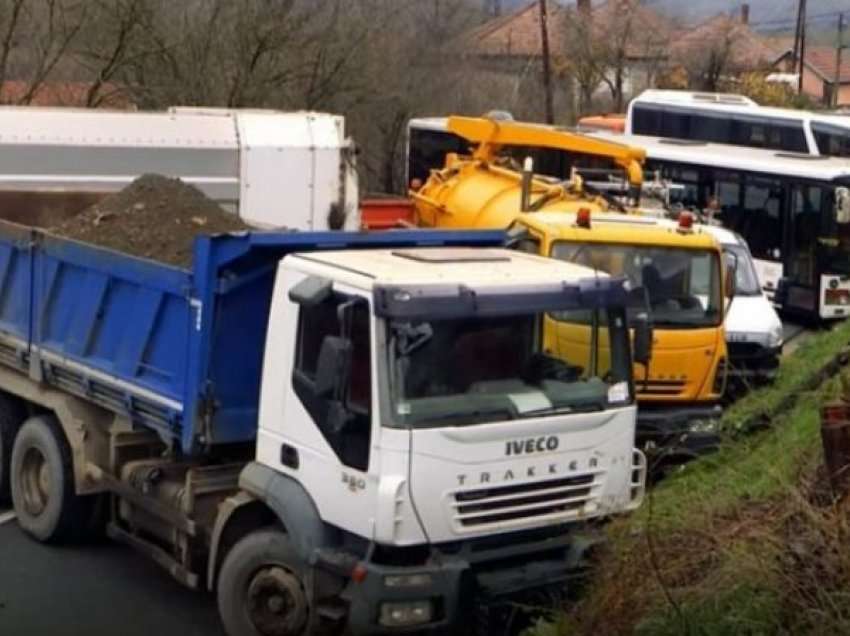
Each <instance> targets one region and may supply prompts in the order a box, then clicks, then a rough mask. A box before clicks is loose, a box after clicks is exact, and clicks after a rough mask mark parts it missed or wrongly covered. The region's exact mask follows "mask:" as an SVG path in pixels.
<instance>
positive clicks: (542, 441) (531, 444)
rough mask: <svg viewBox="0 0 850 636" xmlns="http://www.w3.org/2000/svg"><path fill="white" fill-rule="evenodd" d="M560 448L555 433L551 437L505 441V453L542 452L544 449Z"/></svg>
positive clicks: (524, 453) (525, 453)
mask: <svg viewBox="0 0 850 636" xmlns="http://www.w3.org/2000/svg"><path fill="white" fill-rule="evenodd" d="M553 450H558V438H557V437H555V436H554V435H550V436H549V437H537V438H534V437H532V438H530V439H525V440H523V439H515V440H511V441H510V442H505V455H528V454H530V453H542V452H543V451H553Z"/></svg>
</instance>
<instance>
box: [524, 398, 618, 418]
mask: <svg viewBox="0 0 850 636" xmlns="http://www.w3.org/2000/svg"><path fill="white" fill-rule="evenodd" d="M604 410H605V405H604V404H602V403H601V402H589V403H587V404H572V405H569V406H547V407H545V408H542V409H534V410H533V411H523V412H522V413H520V416H521V417H528V416H534V415H566V414H568V413H595V412H598V411H604Z"/></svg>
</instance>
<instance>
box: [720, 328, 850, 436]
mask: <svg viewBox="0 0 850 636" xmlns="http://www.w3.org/2000/svg"><path fill="white" fill-rule="evenodd" d="M848 346H850V320H848V321H845V322H841V323H837V324H836V325H834V326H833V328H832V329H831V330H829V331H824V332H821V333H818V334H815V335H814V336H812V337H810V338H809V339H808V340H806V341H805V342H804V343H803V344H802V345H801V346H800V348H799V349H797V350H796V351H795V352H794V354H793V355H790V356H787V357H786V358H784V359H783V360H782V363H781V364H780V367H779V371H778V373H777V376H776V380H775V381H774V382H773V384H771V385H769V386H766V387H763V388H761V389H759V390H756V391H752V392H751V393H749V394H748V395H746V396H744V397H743V398H741V399H740V400H738V401H737V402H735V404H733V405H732V406H731V407H729V408H727V409H726V411H725V412H724V414H723V421H722V425H721V426H722V428H723V429H724V430H725V431H729V432H735V431H739V430H740V429H742V428H743V427H746V426H747V424H748V423H749V422H751V421H752V420H753V419H756V418H758V417H768V418H769V417H771V416H772V414H773V413H774V412H775V411H776V409H777V408H779V407H780V406H781V405H782V401H783V399H785V397H786V396H788V395H791V394H796V393H798V392H799V391H800V390H801V388H802V387H804V386H805V385H806V384H807V383H808V382H809V380H810V379H811V378H812V376H813V375H814V374H815V373H817V372H818V371H819V370H820V369H821V368H822V367H823V366H824V364H826V363H827V362H829V361H830V360H831V359H832V357H833V356H834V355H835V354H836V353H838V352H839V351H840V350H841V349H843V348H846V347H848Z"/></svg>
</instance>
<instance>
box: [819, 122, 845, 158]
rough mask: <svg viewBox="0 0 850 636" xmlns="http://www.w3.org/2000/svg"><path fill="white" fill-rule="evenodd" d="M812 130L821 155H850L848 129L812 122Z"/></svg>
mask: <svg viewBox="0 0 850 636" xmlns="http://www.w3.org/2000/svg"><path fill="white" fill-rule="evenodd" d="M812 132H814V134H815V142H816V143H817V146H818V151H819V152H820V153H821V154H822V155H830V156H833V157H850V131H848V130H842V129H840V128H837V127H832V126H826V125H824V124H821V123H819V122H812Z"/></svg>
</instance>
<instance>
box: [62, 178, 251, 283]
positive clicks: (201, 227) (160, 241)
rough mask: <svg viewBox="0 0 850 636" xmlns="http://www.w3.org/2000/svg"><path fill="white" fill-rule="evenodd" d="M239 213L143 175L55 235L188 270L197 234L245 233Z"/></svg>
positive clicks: (189, 190)
mask: <svg viewBox="0 0 850 636" xmlns="http://www.w3.org/2000/svg"><path fill="white" fill-rule="evenodd" d="M248 227H249V226H247V225H245V224H244V223H243V222H242V221H241V220H240V219H239V218H238V217H237V216H236V215H235V214H231V213H229V212H227V211H225V210H223V209H222V208H221V207H219V205H218V204H217V203H216V202H215V201H213V200H212V199H209V198H208V197H207V196H206V195H205V194H204V193H202V192H201V191H200V190H198V189H197V188H195V187H194V186H191V185H188V184H186V183H183V182H182V181H180V179H170V178H168V177H163V176H161V175H155V174H146V175H142V176H141V177H139V178H138V179H136V180H135V181H133V183H131V184H130V185H128V186H127V187H126V188H124V189H123V190H121V191H120V192H116V193H115V194H112V195H109V196H108V197H105V198H104V199H102V200H100V201H98V202H97V203H95V204H94V205H92V206H91V207H89V208H87V209H85V210H83V211H82V212H81V213H80V214H77V215H76V216H73V217H71V218H69V219H67V220H65V221H63V222H62V223H60V224H59V225H56V226H54V227H52V228H50V230H51V231H52V232H54V233H56V234H60V235H62V236H66V237H68V238H72V239H76V240H79V241H85V242H86V243H94V244H95V245H102V246H104V247H109V248H111V249H114V250H118V251H121V252H127V253H128V254H133V255H135V256H142V257H144V258H149V259H152V260H156V261H160V262H162V263H169V264H171V265H178V266H180V267H187V266H189V265H191V263H192V242H193V240H194V238H195V236H197V235H198V234H222V233H226V232H236V231H239V230H246V229H248Z"/></svg>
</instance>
